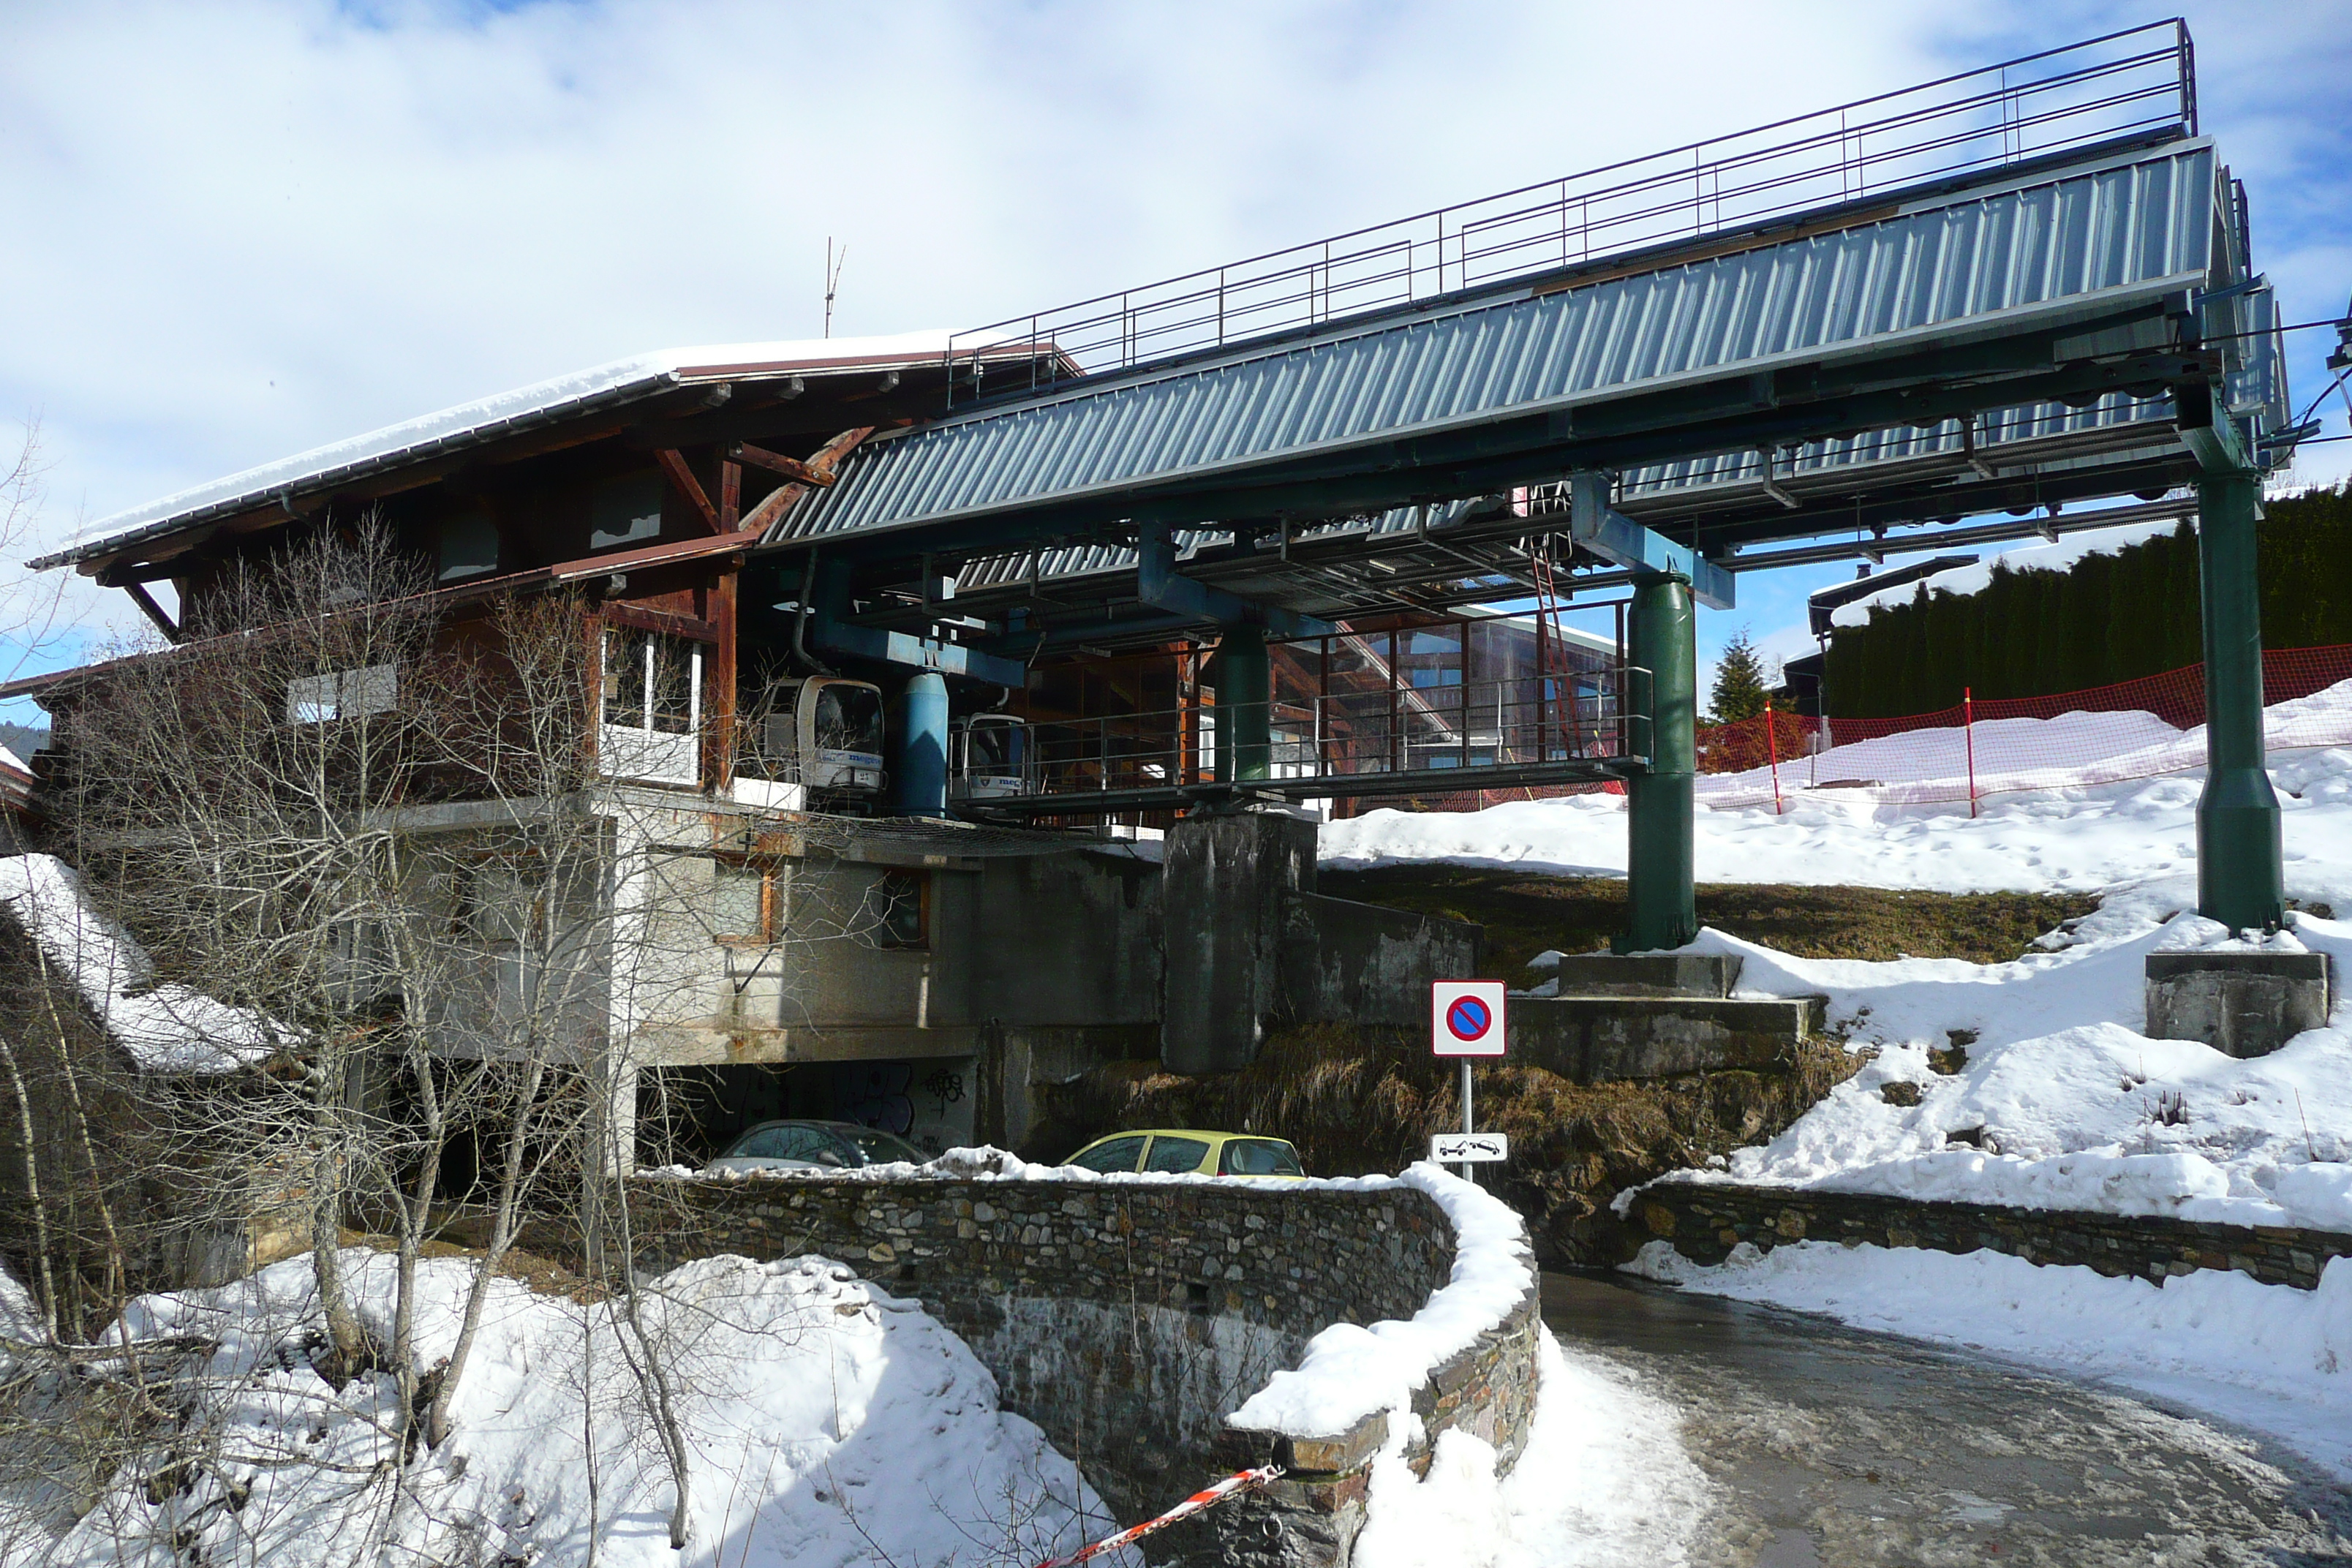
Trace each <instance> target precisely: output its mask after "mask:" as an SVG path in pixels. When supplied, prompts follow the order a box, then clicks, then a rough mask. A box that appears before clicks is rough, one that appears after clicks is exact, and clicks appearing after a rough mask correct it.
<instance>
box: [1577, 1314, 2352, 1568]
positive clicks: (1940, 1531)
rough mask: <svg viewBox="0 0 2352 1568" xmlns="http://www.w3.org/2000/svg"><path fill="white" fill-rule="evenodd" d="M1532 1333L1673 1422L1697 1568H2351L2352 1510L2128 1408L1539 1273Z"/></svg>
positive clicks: (2301, 1482) (2045, 1383)
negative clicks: (1539, 1326) (2308, 1567)
mask: <svg viewBox="0 0 2352 1568" xmlns="http://www.w3.org/2000/svg"><path fill="white" fill-rule="evenodd" d="M1544 1317H1545V1321H1547V1322H1549V1324H1550V1326H1551V1329H1552V1331H1553V1332H1555V1333H1556V1334H1558V1335H1559V1337H1560V1340H1561V1342H1563V1344H1565V1345H1567V1346H1569V1347H1570V1348H1571V1349H1581V1350H1584V1351H1587V1352H1593V1353H1597V1354H1600V1355H1601V1356H1604V1357H1606V1358H1608V1359H1610V1360H1612V1361H1614V1362H1616V1363H1620V1364H1622V1365H1624V1366H1627V1367H1630V1368H1633V1369H1634V1370H1635V1371H1637V1372H1639V1373H1642V1374H1643V1378H1644V1380H1645V1382H1646V1383H1647V1384H1648V1386H1650V1387H1651V1388H1653V1389H1654V1390H1655V1391H1656V1392H1658V1393H1659V1394H1662V1395H1663V1396H1664V1397H1665V1398H1667V1399H1670V1400H1672V1401H1673V1402H1675V1404H1677V1405H1680V1406H1681V1407H1682V1408H1683V1409H1684V1410H1685V1413H1686V1419H1685V1426H1684V1430H1683V1441H1684V1444H1685V1447H1687V1448H1688V1449H1689V1452H1690V1455H1691V1458H1693V1460H1695V1461H1696V1463H1697V1464H1698V1465H1699V1467H1700V1468H1702V1469H1704V1470H1705V1471H1706V1473H1707V1475H1708V1477H1709V1479H1711V1480H1712V1481H1713V1482H1714V1483H1715V1485H1716V1487H1717V1489H1718V1493H1719V1502H1718V1506H1717V1510H1716V1511H1715V1513H1714V1514H1713V1516H1712V1517H1710V1518H1709V1519H1708V1520H1707V1521H1706V1523H1705V1524H1704V1525H1702V1526H1701V1528H1700V1530H1699V1531H1698V1533H1697V1535H1696V1539H1695V1540H1694V1541H1693V1542H1692V1543H1691V1547H1690V1562H1691V1563H1692V1564H1693V1565H1694V1568H1717V1565H1721V1568H1814V1565H1821V1568H1859V1565H1861V1564H1865V1563H1867V1564H1873V1565H1876V1564H1887V1563H1919V1564H1944V1563H2048V1564H2053V1565H2056V1564H2067V1565H2070V1568H2072V1565H2095V1564H2110V1563H2116V1564H2120V1563H2134V1564H2147V1563H2164V1564H2170V1563H2183V1564H2185V1563H2209V1564H2224V1563H2227V1564H2237V1563H2244V1564H2250V1565H2251V1564H2261V1565H2262V1568H2288V1565H2290V1564H2294V1565H2301V1564H2323V1563H2325V1564H2343V1563H2352V1492H2347V1491H2346V1490H2344V1489H2339V1488H2338V1487H2336V1486H2335V1485H2334V1484H2332V1483H2331V1482H2330V1481H2329V1480H2327V1479H2326V1478H2325V1477H2323V1476H2322V1475H2321V1474H2320V1473H2319V1472H2318V1471H2317V1470H2315V1469H2314V1468H2312V1467H2311V1466H2310V1465H2308V1464H2307V1463H2305V1461H2303V1460H2302V1459H2300V1458H2296V1457H2295V1456H2294V1455H2292V1454H2289V1453H2287V1452H2285V1451H2284V1450H2282V1449H2280V1448H2279V1447H2277V1446H2276V1445H2274V1444H2272V1443H2270V1442H2268V1441H2266V1440H2264V1439H2262V1438H2258V1437H2253V1436H2247V1435H2245V1434H2243V1433H2242V1432H2239V1431H2237V1430H2235V1429H2233V1428H2228V1427H2223V1426H2216V1425H2213V1424H2210V1423H2209V1422H2206V1421H2204V1420H2200V1419H2197V1418H2194V1417H2191V1416H2189V1415H2182V1414H2179V1413H2176V1412H2174V1411H2172V1410H2168V1409H2165V1408H2160V1407H2159V1406H2158V1405H2155V1404H2152V1403H2150V1402H2148V1401H2147V1400H2145V1399H2142V1398H2139V1397H2137V1396H2132V1395H2127V1394H2121V1393H2116V1392H2113V1391H2110V1390H2108V1389H2105V1388H2102V1387H2098V1386H2095V1385H2092V1384H2081V1383H2074V1382H2069V1381H2066V1380H2064V1379H2061V1378H2055V1377H2052V1376H2049V1375H2046V1374H2044V1373H2035V1372H2027V1371H2023V1370H2021V1369H2018V1368H2015V1367H2011V1366H2009V1365H2006V1364H2004V1363H1999V1362H1995V1361H1991V1360H1989V1359H1985V1358H1980V1357H1976V1356H1971V1355H1968V1354H1964V1353H1957V1352H1949V1351H1944V1350H1939V1349H1936V1348H1933V1347H1930V1346H1927V1345H1925V1344H1921V1343H1918V1342H1915V1341H1911V1340H1905V1339H1898V1338H1895V1337H1894V1336H1891V1335H1885V1334H1875V1333H1869V1332H1865V1331H1859V1330H1854V1329H1849V1328H1845V1327H1843V1326H1842V1325H1840V1324H1837V1323H1834V1322H1832V1321H1829V1320H1827V1319H1822V1318H1816V1317H1811V1316H1808V1315H1803V1314H1798V1313H1791V1312H1783V1311H1778V1310H1772V1309H1769V1308H1763V1307H1756V1306H1750V1305H1747V1304H1744V1303H1739V1302H1734V1301H1726V1300H1721V1299H1718V1298H1712V1297H1700V1296H1686V1295H1683V1294H1681V1293H1679V1292H1676V1291H1675V1290H1672V1289H1666V1288H1664V1287H1659V1286H1653V1285H1646V1284H1643V1283H1642V1282H1639V1281H1635V1280H1631V1279H1621V1278H1619V1277H1614V1276H1601V1275H1586V1274H1547V1275H1545V1276H1544Z"/></svg>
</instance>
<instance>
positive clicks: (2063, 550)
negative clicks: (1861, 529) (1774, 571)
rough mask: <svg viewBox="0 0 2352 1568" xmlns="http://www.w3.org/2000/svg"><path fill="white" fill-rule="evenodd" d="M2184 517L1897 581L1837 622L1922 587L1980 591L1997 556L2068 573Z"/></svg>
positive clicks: (2077, 536) (1842, 612) (1855, 620)
mask: <svg viewBox="0 0 2352 1568" xmlns="http://www.w3.org/2000/svg"><path fill="white" fill-rule="evenodd" d="M2178 526H2179V520H2177V519H2174V518H2169V517H2164V518H2157V519H2155V520H2153V521H2147V522H2134V523H2126V525H2124V526H2123V527H2121V528H2107V529H2101V530H2099V531H2097V532H2095V533H2070V534H2068V535H2067V536H2066V537H2065V538H2063V539H2061V540H2060V541H2058V542H2056V543H2055V544H2037V545H2034V546H2033V547H2032V549H2029V550H2012V551H2010V552H2008V553H2006V554H2002V555H1995V556H1992V557H1990V558H1989V559H1987V560H1983V561H1979V562H1978V563H1975V564H1974V565H1972V566H1955V567H1953V568H1952V569H1951V570H1950V571H1948V572H1938V573H1937V574H1935V575H1934V576H1932V577H1922V578H1919V579H1917V580H1916V581H1915V582H1910V583H1902V584H1895V586H1893V587H1890V588H1888V589H1887V590H1886V591H1885V592H1884V593H1880V594H1866V595H1864V596H1863V597H1861V598H1859V599H1856V600H1854V601H1853V603H1852V604H1847V605H1839V606H1838V607H1837V608H1836V610H1834V611H1832V613H1831V616H1830V621H1831V624H1832V625H1833V626H1865V625H1867V624H1868V623H1869V621H1870V612H1871V610H1872V609H1873V607H1874V606H1879V605H1885V606H1888V607H1892V606H1894V605H1900V604H1907V603H1909V602H1910V599H1911V597H1912V595H1915V594H1916V593H1918V592H1919V590H1920V589H1921V588H1922V587H1925V588H1927V590H1928V591H1929V592H1930V593H1937V594H1980V593H1982V592H1984V590H1985V589H1986V588H1988V587H1990V586H1991V584H1992V568H1993V563H1994V562H1995V561H1998V562H2000V563H2001V564H2002V565H2004V566H2006V567H2007V568H2008V569H2009V570H2010V571H2011V572H2065V571H2070V570H2072V569H2073V568H2074V565H2075V564H2076V563H2078V562H2081V561H2084V560H2085V559H2087V558H2088V557H2090V556H2093V555H2113V554H2115V553H2116V552H2119V551H2122V550H2124V549H2126V548H2128V547H2129V546H2131V545H2134V544H2141V543H2145V542H2147V541H2148V540H2151V539H2154V538H2156V537H2157V536H2158V535H2159V534H2166V533H2170V532H2171V531H2173V529H2174V528H2176V527H2178Z"/></svg>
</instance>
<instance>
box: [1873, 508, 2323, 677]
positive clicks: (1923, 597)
mask: <svg viewBox="0 0 2352 1568" xmlns="http://www.w3.org/2000/svg"><path fill="white" fill-rule="evenodd" d="M2264 510H2265V511H2266V513H2267V515H2266V516H2265V517H2264V519H2263V521H2262V523H2261V524H2260V526H2259V528H2258V530H2257V535H2256V537H2257V539H2258V541H2259V543H2258V549H2259V552H2260V557H2261V570H2262V580H2263V647H2327V646H2329V645H2332V644H2336V643H2352V487H2347V488H2344V489H2333V490H2313V491H2310V492H2308V493H2306V494H2304V495H2299V496H2291V497H2286V498H2284V499H2281V500H2273V501H2268V502H2265V503H2264ZM2202 644H2203V637H2202V634H2201V632H2200V623H2199V611H2198V602H2197V535H2196V533H2195V532H2194V531H2192V530H2191V529H2190V528H2189V525H2188V523H2186V522H2183V523H2182V524H2181V525H2180V526H2179V528H2178V529H2176V530H2175V531H2172V532H2171V533H2169V534H2165V535H2160V536H2158V537H2157V538H2155V539H2151V540H2148V541H2147V542H2144V543H2140V544H2135V545H2132V546H2130V547H2128V548H2126V549H2125V550H2122V551H2119V552H2116V553H2115V554H2112V555H2092V556H2087V557H2085V558H2084V560H2082V561H2080V562H2078V563H2075V565H2074V567H2073V568H2072V569H2071V570H2069V571H2065V572H2016V571H2011V569H2010V568H2009V567H2008V566H2007V565H2005V564H2004V563H2002V562H2000V561H1999V560H1996V561H1995V562H1994V563H1993V566H1992V582H1991V584H1990V586H1988V587H1986V588H1985V589H1984V590H1983V591H1982V592H1980V593H1975V594H1931V593H1929V592H1928V591H1927V584H1924V583H1923V584H1920V585H1919V586H1918V588H1917V590H1916V592H1915V593H1914V594H1913V595H1912V596H1911V597H1910V598H1909V599H1908V600H1906V601H1904V602H1902V603H1899V604H1896V605H1892V606H1887V605H1875V606H1873V608H1872V609H1871V612H1870V621H1869V624H1868V625H1866V626H1840V627H1838V628H1837V630H1836V631H1835V632H1834V633H1832V636H1831V638H1830V647H1829V668H1828V670H1827V676H1828V687H1829V689H1828V693H1827V695H1828V702H1829V710H1830V712H1831V713H1832V715H1843V716H1844V717H1847V718H1855V719H1866V718H1888V717H1895V716H1897V715H1901V714H1906V713H1928V712H1933V711H1935V710H1937V709H1941V708H1949V707H1952V706H1954V705H1956V704H1957V703H1958V701H1959V700H1960V693H1961V690H1962V689H1964V688H1970V689H1974V690H1975V692H1976V694H1977V695H1978V696H1979V697H2044V696H2048V695H2050V694H2052V693H2053V692H2060V691H2079V690H2081V689H2084V687H2088V686H2105V685H2108V684H2110V683H2111V682H2114V681H2118V680H2129V679H2133V678H2134V677H2137V676H2142V675H2155V674H2158V673H2160V672H2161V671H2164V670H2168V669H2179V668H2181V667H2182V666H2184V665H2191V664H2195V663H2196V662H2197V661H2198V660H2199V659H2200V658H2203V657H2204V655H2203V652H2202Z"/></svg>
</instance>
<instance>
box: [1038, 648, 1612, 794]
mask: <svg viewBox="0 0 2352 1568" xmlns="http://www.w3.org/2000/svg"><path fill="white" fill-rule="evenodd" d="M1646 673H1647V672H1646V671H1642V670H1637V669H1632V668H1623V669H1614V668H1612V669H1607V670H1600V671H1578V672H1575V673H1574V674H1573V675H1570V676H1560V677H1552V678H1546V679H1540V680H1538V679H1535V678H1532V677H1523V678H1519V679H1502V680H1487V681H1474V682H1471V683H1468V684H1466V685H1465V684H1461V683H1454V684H1449V685H1444V686H1433V687H1401V688H1395V689H1371V690H1366V691H1363V692H1333V693H1330V694H1328V695H1326V696H1316V697H1306V698H1302V699H1300V700H1295V701H1288V700H1276V701H1275V702H1274V703H1273V704H1271V707H1270V710H1269V711H1268V713H1267V715H1266V721H1267V722H1266V731H1267V742H1266V746H1265V759H1264V761H1265V776H1269V777H1273V778H1277V779H1301V778H1316V779H1319V778H1329V779H1331V780H1332V781H1333V783H1334V786H1335V787H1334V791H1333V793H1335V794H1339V795H1344V794H1346V793H1347V790H1346V788H1345V787H1344V786H1345V780H1346V779H1347V778H1348V777H1350V776H1353V777H1368V776H1370V775H1378V774H1383V773H1425V772H1429V771H1433V770H1437V769H1447V770H1455V771H1459V772H1460V773H1462V774H1463V776H1464V787H1465V788H1467V787H1473V779H1474V776H1475V774H1476V773H1478V772H1479V771H1480V770H1481V769H1485V768H1494V767H1522V768H1523V767H1527V766H1529V765H1534V764H1542V763H1577V762H1590V761H1594V760H1599V759H1605V758H1612V757H1627V756H1634V755H1641V754H1644V750H1645V748H1644V747H1643V742H1644V741H1645V740H1646V737H1645V736H1644V734H1643V730H1644V728H1645V725H1644V723H1643V721H1642V720H1641V719H1640V718H1639V717H1638V716H1630V717H1629V715H1628V714H1627V713H1626V711H1625V710H1624V704H1623V703H1622V702H1621V700H1620V699H1621V695H1622V694H1623V693H1624V689H1625V686H1626V681H1627V679H1628V678H1629V677H1630V678H1631V679H1632V680H1633V689H1632V692H1631V695H1632V696H1633V697H1634V698H1635V699H1636V700H1642V699H1643V698H1645V696H1646V692H1645V690H1644V688H1643V681H1644V679H1646ZM1243 717H1244V715H1243V714H1242V713H1241V712H1240V711H1239V710H1238V709H1237V707H1236V706H1234V705H1232V704H1225V705H1203V706H1198V707H1190V708H1179V709H1171V710H1161V711H1158V712H1149V713H1127V714H1116V715H1112V716H1109V717H1105V718H1087V719H1046V720H1041V719H1035V718H1032V719H1031V720H1030V721H1029V736H1028V757H1027V761H1026V764H1025V773H1026V781H1025V782H1026V787H1027V788H1028V789H1029V790H1030V791H1031V792H1032V793H1034V794H1037V795H1073V794H1080V793H1084V792H1087V791H1103V790H1150V789H1180V788H1184V787H1187V786H1190V785H1195V784H1220V783H1232V782H1234V780H1232V779H1228V778H1225V777H1223V776H1222V774H1221V771H1220V770H1221V764H1223V765H1224V766H1226V767H1233V766H1234V763H1233V761H1232V759H1233V757H1234V752H1235V751H1243V752H1246V751H1247V750H1248V749H1249V748H1247V747H1246V746H1244V745H1241V744H1239V743H1238V742H1236V740H1235V735H1236V732H1238V731H1243V730H1245V729H1249V728H1253V727H1254V726H1249V725H1246V724H1244V723H1242V722H1240V721H1241V719H1242V718H1243ZM1221 727H1223V728H1224V729H1225V730H1226V731H1227V732H1226V734H1225V735H1224V736H1223V742H1224V743H1223V745H1222V746H1221V744H1220V741H1221V737H1220V735H1219V733H1218V731H1219V730H1220V728H1221ZM1253 761H1254V759H1252V758H1249V757H1247V756H1245V755H1244V756H1243V757H1241V758H1240V759H1239V764H1240V765H1239V768H1237V769H1235V770H1234V771H1237V772H1238V771H1243V770H1246V769H1247V768H1248V767H1249V765H1250V763H1252V762H1253ZM1252 776H1256V775H1255V774H1253V775H1252Z"/></svg>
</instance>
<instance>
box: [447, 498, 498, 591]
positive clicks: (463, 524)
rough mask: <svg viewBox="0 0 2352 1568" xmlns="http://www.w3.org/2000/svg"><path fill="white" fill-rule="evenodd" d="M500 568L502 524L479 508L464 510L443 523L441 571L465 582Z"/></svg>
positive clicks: (452, 578)
mask: <svg viewBox="0 0 2352 1568" xmlns="http://www.w3.org/2000/svg"><path fill="white" fill-rule="evenodd" d="M498 569H499V528H498V524H496V523H494V522H492V521H490V520H489V519H488V518H487V517H485V516H483V515H482V514H481V513H480V512H478V511H468V512H461V513H459V514H458V515H457V516H456V517H453V518H450V519H448V520H446V521H444V522H443V523H442V524H441V575H440V578H439V581H441V582H444V583H457V582H461V581H463V580H464V579H466V578H467V577H478V576H480V575H481V574H484V573H485V572H495V571H497V570H498Z"/></svg>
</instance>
